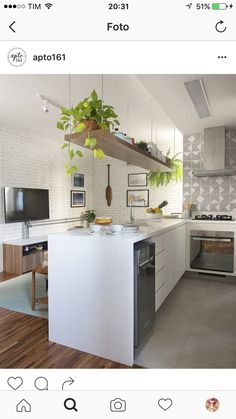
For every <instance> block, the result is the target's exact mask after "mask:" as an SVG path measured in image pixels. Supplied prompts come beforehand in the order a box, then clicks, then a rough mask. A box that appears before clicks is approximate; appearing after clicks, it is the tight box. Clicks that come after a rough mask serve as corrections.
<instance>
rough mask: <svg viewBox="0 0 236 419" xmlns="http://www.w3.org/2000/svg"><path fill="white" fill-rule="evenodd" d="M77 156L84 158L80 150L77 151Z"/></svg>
mask: <svg viewBox="0 0 236 419" xmlns="http://www.w3.org/2000/svg"><path fill="white" fill-rule="evenodd" d="M76 155H77V156H78V157H81V158H82V157H83V153H82V151H80V150H77V151H76Z"/></svg>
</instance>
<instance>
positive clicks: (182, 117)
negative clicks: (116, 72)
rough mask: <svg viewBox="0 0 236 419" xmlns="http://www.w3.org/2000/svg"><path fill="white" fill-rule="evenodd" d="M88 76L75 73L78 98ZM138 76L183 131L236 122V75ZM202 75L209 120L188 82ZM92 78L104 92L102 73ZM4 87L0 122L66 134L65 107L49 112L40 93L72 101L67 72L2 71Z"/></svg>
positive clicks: (74, 91)
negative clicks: (61, 125) (60, 122)
mask: <svg viewBox="0 0 236 419" xmlns="http://www.w3.org/2000/svg"><path fill="white" fill-rule="evenodd" d="M86 77H87V76H82V75H73V76H72V79H71V92H72V103H74V102H75V101H76V100H77V99H78V98H79V97H81V99H82V98H83V97H84V96H86V95H87V93H88V86H87V83H86V81H87V78H86ZM110 77H111V76H110ZM137 77H138V79H139V80H140V81H141V83H142V84H143V85H144V86H145V87H146V89H147V90H148V91H149V92H150V93H151V95H152V96H153V97H154V98H155V99H156V101H157V102H158V104H159V105H160V106H161V107H162V109H163V110H164V111H165V113H166V114H167V115H168V116H169V118H170V119H171V120H172V121H173V123H174V124H175V125H176V126H177V127H178V128H179V130H180V131H181V132H182V133H183V134H189V133H194V132H202V131H203V129H204V128H206V127H211V126H220V125H224V126H229V127H236V75H203V76H201V75H200V76H199V75H191V76H189V75H139V76H137ZM198 77H202V79H203V82H204V85H205V88H206V93H207V96H208V100H209V103H210V107H211V111H212V118H208V119H205V120H200V119H199V117H198V115H197V113H196V111H195V109H194V107H193V105H192V102H191V101H190V98H189V97H188V95H187V92H186V90H185V87H184V85H183V82H184V81H187V80H193V79H195V78H198ZM91 83H92V85H94V87H95V88H96V89H97V91H98V94H101V91H99V89H100V87H99V86H101V76H100V75H94V76H91ZM0 92H1V94H0V123H1V122H3V123H7V124H9V125H10V126H12V127H14V128H19V129H22V130H25V131H28V132H32V133H34V134H37V135H39V136H43V137H48V138H52V139H53V138H54V139H55V140H56V139H58V138H60V139H61V138H62V133H60V132H59V131H58V130H57V129H56V121H57V119H58V116H59V113H60V111H59V110H58V109H56V108H53V107H50V114H46V113H44V112H43V111H42V103H41V102H40V101H39V99H38V98H37V97H36V95H37V94H38V93H41V94H43V95H46V96H49V97H50V98H52V99H53V100H55V101H56V102H58V103H60V104H63V105H65V106H68V102H69V94H68V76H67V75H11V76H10V75H0ZM109 93H110V95H111V92H109ZM120 94H121V95H122V91H121V92H120ZM110 95H109V96H110ZM49 115H50V117H49Z"/></svg>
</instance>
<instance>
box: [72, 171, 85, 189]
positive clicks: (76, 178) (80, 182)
mask: <svg viewBox="0 0 236 419" xmlns="http://www.w3.org/2000/svg"><path fill="white" fill-rule="evenodd" d="M71 180H72V188H84V174H83V173H77V172H75V173H73V174H72V176H71Z"/></svg>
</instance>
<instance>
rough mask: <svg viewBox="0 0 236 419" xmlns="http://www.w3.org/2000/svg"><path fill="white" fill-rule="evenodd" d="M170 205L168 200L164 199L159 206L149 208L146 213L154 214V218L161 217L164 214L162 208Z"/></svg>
mask: <svg viewBox="0 0 236 419" xmlns="http://www.w3.org/2000/svg"><path fill="white" fill-rule="evenodd" d="M166 205H168V202H167V201H163V202H162V203H161V204H160V205H158V207H155V208H147V209H146V213H147V214H152V215H153V218H161V216H162V208H164V207H166Z"/></svg>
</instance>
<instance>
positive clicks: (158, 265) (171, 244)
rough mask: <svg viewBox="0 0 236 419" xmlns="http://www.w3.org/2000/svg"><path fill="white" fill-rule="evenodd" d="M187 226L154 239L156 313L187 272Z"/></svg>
mask: <svg viewBox="0 0 236 419" xmlns="http://www.w3.org/2000/svg"><path fill="white" fill-rule="evenodd" d="M185 240H186V226H185V225H183V226H180V227H177V228H174V229H173V230H171V231H169V232H168V233H165V234H162V235H161V236H158V237H153V238H152V242H155V244H156V252H155V253H156V256H155V293H156V294H155V297H156V304H155V306H156V311H157V310H158V308H159V307H160V306H161V304H162V303H163V302H164V301H165V299H166V297H167V296H168V295H169V293H170V292H171V291H172V289H173V288H174V287H175V285H176V284H177V282H178V281H179V280H180V278H181V276H182V275H183V273H184V272H185V260H186V255H185Z"/></svg>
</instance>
